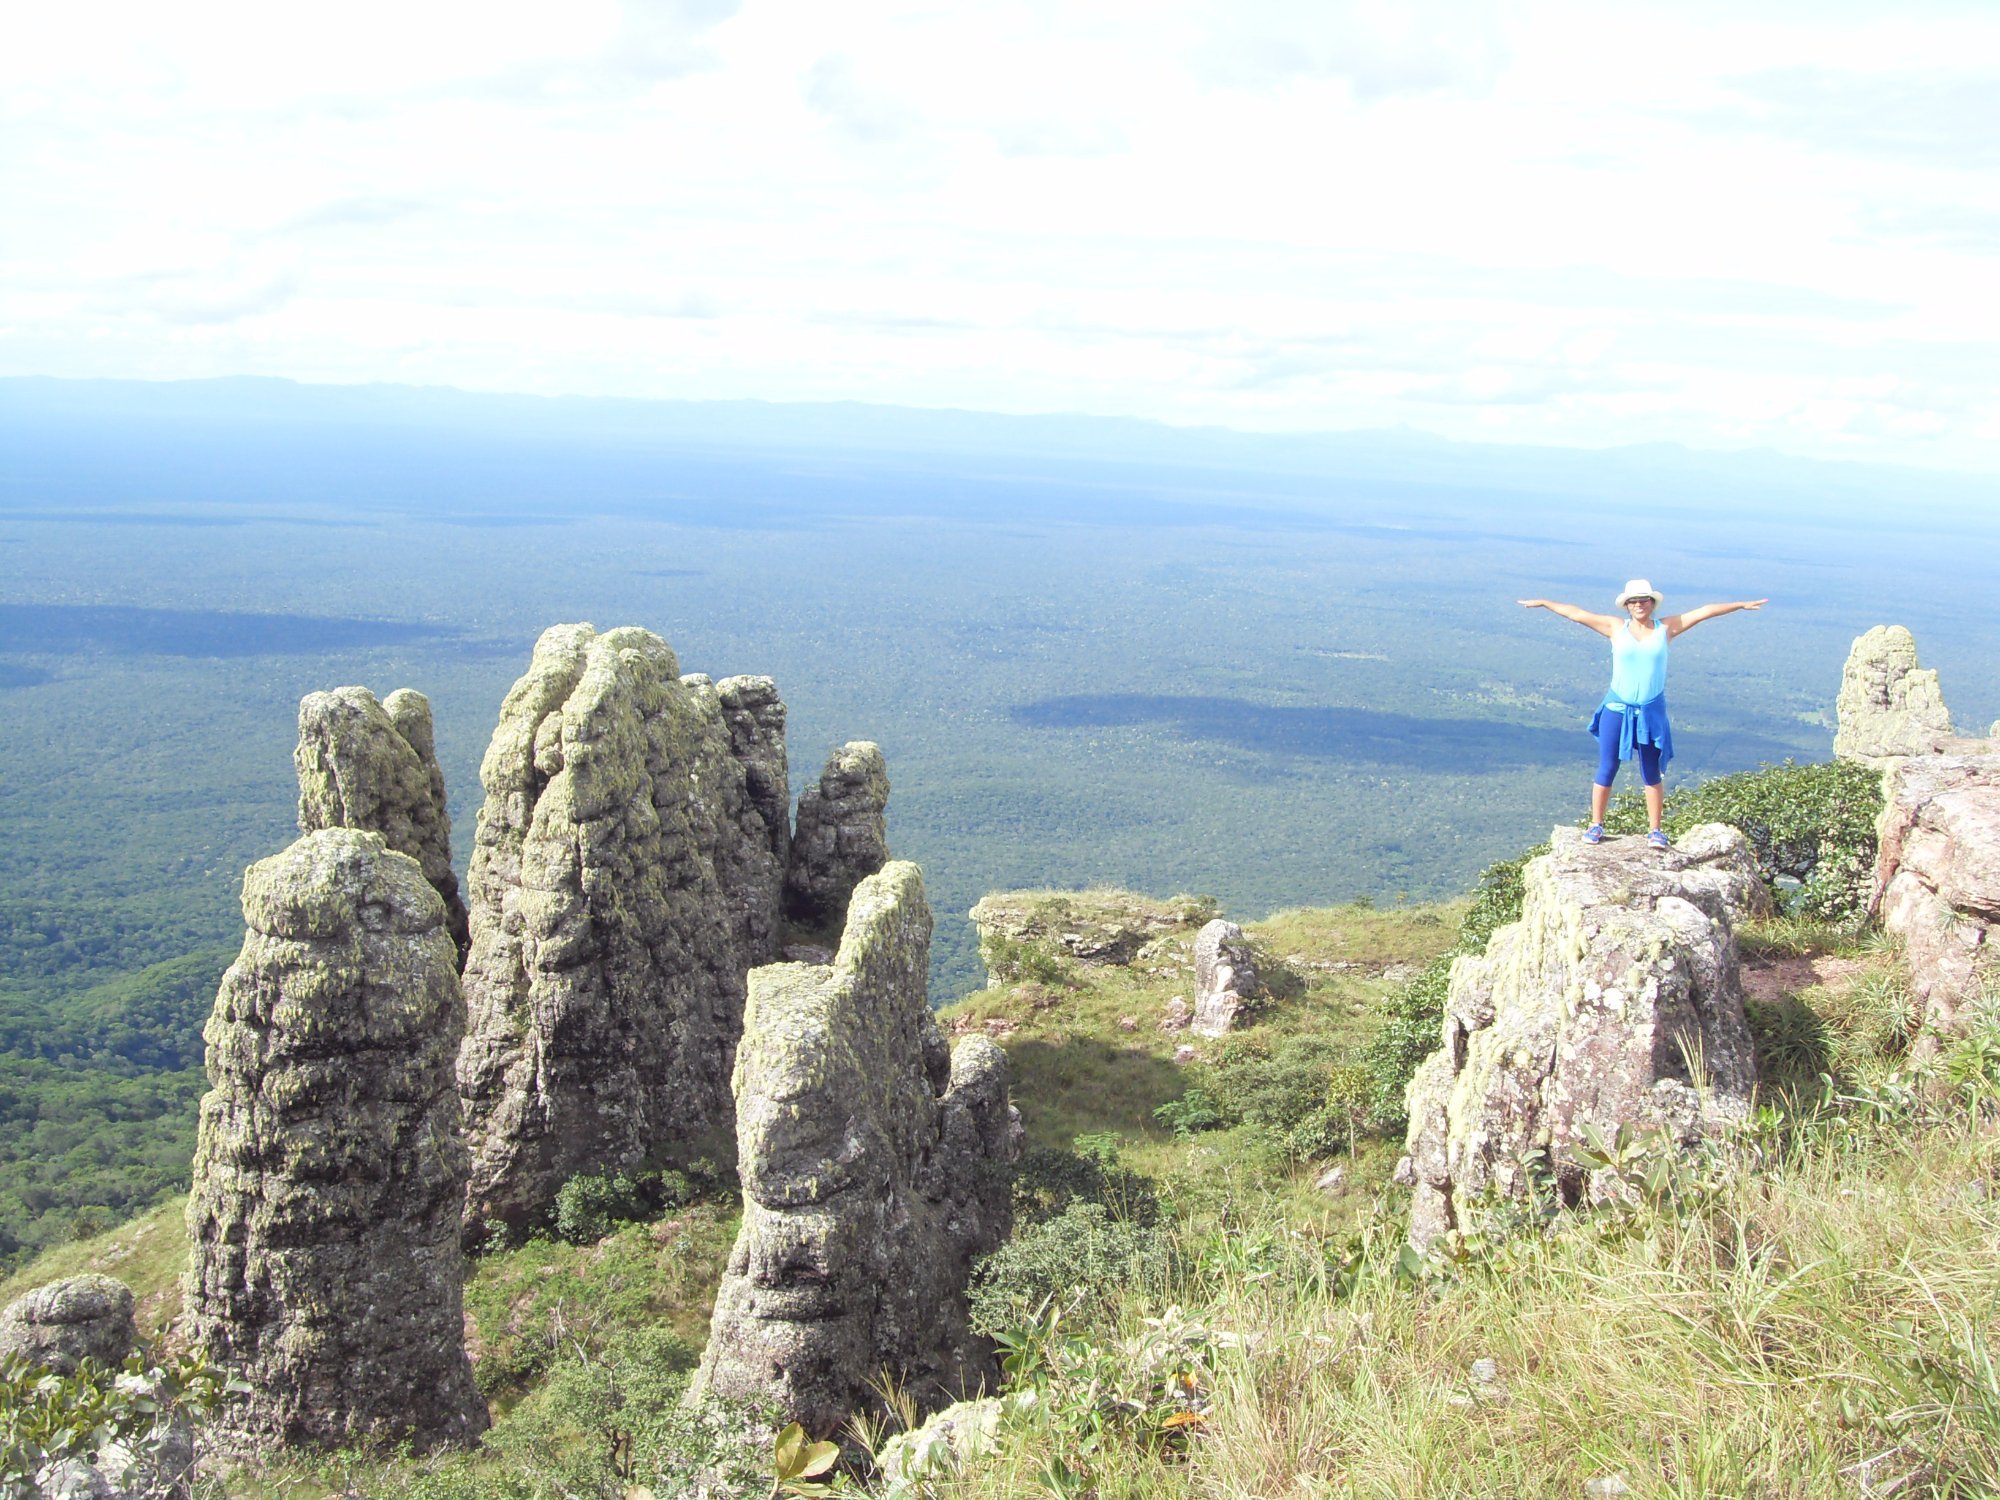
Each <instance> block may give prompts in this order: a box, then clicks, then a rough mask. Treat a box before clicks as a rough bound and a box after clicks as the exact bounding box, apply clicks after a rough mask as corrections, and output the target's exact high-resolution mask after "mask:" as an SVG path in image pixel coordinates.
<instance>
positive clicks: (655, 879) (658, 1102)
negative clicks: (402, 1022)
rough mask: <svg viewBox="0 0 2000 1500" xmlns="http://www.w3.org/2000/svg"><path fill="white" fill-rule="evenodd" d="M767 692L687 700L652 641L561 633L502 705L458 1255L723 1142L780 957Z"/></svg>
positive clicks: (624, 633) (488, 814) (706, 690)
mask: <svg viewBox="0 0 2000 1500" xmlns="http://www.w3.org/2000/svg"><path fill="white" fill-rule="evenodd" d="M767 682H768V679H754V680H746V679H725V685H722V686H718V685H716V684H713V683H711V682H710V681H709V679H708V678H706V677H702V676H691V677H687V678H682V677H681V675H680V669H679V665H678V662H677V660H676V658H675V656H674V653H673V650H672V648H671V647H669V646H668V645H667V643H666V642H665V641H663V640H661V639H660V638H659V637H658V636H657V635H654V634H653V633H652V632H651V631H648V630H641V629H637V628H635V627H629V626H628V627H623V628H620V629H617V630H609V631H604V632H602V633H600V632H599V631H597V630H595V629H594V628H593V627H591V626H589V625H584V624H578V625H557V626H553V627H551V628H550V629H549V630H547V631H545V632H544V633H543V634H542V637H541V639H540V640H539V641H537V642H536V645H535V652H534V658H533V660H532V662H531V663H530V665H529V668H528V671H527V672H526V674H525V675H523V676H522V677H521V678H520V679H519V680H518V681H517V682H516V683H515V684H514V686H513V688H512V690H511V691H510V692H509V693H508V694H507V698H506V701H505V702H504V703H503V704H502V705H501V710H500V721H499V724H498V726H497V727H496V728H495V730H494V732H493V739H492V742H491V744H490V745H489V746H488V748H487V751H486V757H485V760H484V761H483V763H482V764H481V766H480V781H481V783H482V785H483V786H484V788H485V792H486V800H485V804H484V806H483V807H482V808H481V810H480V814H479V827H478V833H477V836H476V839H475V842H474V846H473V853H472V864H471V871H470V877H469V880H468V884H469V887H470V890H471V897H472V902H471V905H472V946H471V952H470V954H469V955H468V957H467V960H466V966H465V993H466V1003H467V1007H468V1020H467V1029H466V1037H465V1044H464V1047H463V1048H462V1049H461V1051H460V1054H459V1061H458V1081H459V1092H460V1095H461V1097H462V1100H463V1103H464V1108H465V1123H466V1130H467V1133H468V1136H469V1139H470V1143H471V1149H472V1181H471V1189H470V1193H469V1195H468V1198H467V1202H466V1221H467V1228H468V1232H469V1233H473V1234H477V1233H478V1232H479V1230H480V1227H481V1226H482V1225H483V1223H484V1222H485V1221H486V1220H489V1219H493V1220H498V1221H501V1222H503V1223H505V1224H508V1225H510V1226H512V1227H514V1228H516V1229H519V1228H521V1227H524V1226H526V1225H528V1224H531V1223H533V1222H535V1221H536V1220H537V1219H539V1218H540V1217H541V1216H542V1215H544V1214H546V1213H547V1211H548V1210H549V1208H550V1206H551V1205H552V1204H553V1202H554V1200H555V1194H556V1192H557V1190H558V1189H559V1188H560V1187H561V1186H562V1184H563V1183H564V1182H566V1181H567V1180H568V1179H569V1178H570V1177H572V1176H574V1175H575V1174H577V1173H579V1172H605V1171H614V1170H619V1169H622V1168H625V1167H628V1166H630V1165H632V1164H634V1163H636V1162H638V1161H640V1160H642V1159H646V1158H655V1159H672V1158H673V1157H674V1155H675V1154H676V1152H679V1151H682V1150H692V1149H694V1148H695V1147H696V1146H697V1145H698V1144H699V1143H701V1142H702V1141H704V1140H705V1139H706V1138H707V1136H708V1135H709V1133H710V1132H712V1131H715V1130H717V1129H723V1130H726V1129H727V1128H728V1123H729V1119H730V1113H729V1069H730V1063H731V1059H732V1057H733V1055H734V1051H735V1046H736V1038H737V1035H738V1033H739V1032H740V1030H741V1027H742V1015H743V996H744V981H745V975H746V973H747V971H748V969H749V967H750V964H751V961H752V960H753V959H754V958H756V957H759V956H762V954H763V953H765V952H768V950H769V948H770V946H771V944H772V943H773V942H774V941H775V939H776V937H777V934H776V932H775V931H774V930H773V928H772V923H773V921H774V918H773V916H772V913H773V912H774V911H775V909H776V903H777V899H778V897H777V890H778V880H779V877H780V873H781V870H782V866H781V865H780V864H779V862H778V860H777V857H776V851H777V848H778V846H779V840H778V830H777V827H776V825H775V824H774V823H773V821H772V815H771V805H770V786H769V778H770V777H771V776H773V775H775V774H776V772H777V769H778V767H779V766H781V765H782V759H783V752H782V743H781V741H780V739H779V735H780V733H781V720H782V706H781V705H777V704H776V702H775V697H774V695H767V694H766V693H765V691H764V688H763V687H762V686H760V685H758V684H761V683H767ZM753 767H754V768H756V770H757V772H758V776H757V777H756V778H753V777H752V775H751V768H753ZM753 779H754V780H755V781H756V789H755V790H754V791H753ZM760 799H761V800H760Z"/></svg>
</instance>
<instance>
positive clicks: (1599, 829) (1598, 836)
mask: <svg viewBox="0 0 2000 1500" xmlns="http://www.w3.org/2000/svg"><path fill="white" fill-rule="evenodd" d="M1583 841H1584V842H1585V843H1586V844H1601V843H1603V842H1604V825H1603V824H1602V823H1592V824H1591V825H1590V826H1589V827H1588V828H1586V829H1584V830H1583Z"/></svg>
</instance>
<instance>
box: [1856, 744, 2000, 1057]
mask: <svg viewBox="0 0 2000 1500" xmlns="http://www.w3.org/2000/svg"><path fill="white" fill-rule="evenodd" d="M1882 790H1883V806H1882V813H1881V816H1880V817H1879V818H1878V819H1877V821H1876V825H1875V831H1876V856H1875V895H1874V901H1873V907H1874V911H1875V914H1876V915H1877V916H1878V917H1879V918H1880V919H1881V922H1882V926H1883V927H1884V928H1885V929H1886V930H1888V931H1889V932H1892V933H1895V934H1896V935H1897V936H1898V937H1900V938H1901V939H1902V940H1903V953H1904V958H1905V960H1906V961H1907V963H1908V965H1909V971H1910V987H1911V989H1912V991H1913V992H1914V994H1915V997H1916V999H1917V1002H1918V1004H1919V1005H1920V1006H1921V1007H1922V1024H1921V1027H1920V1038H1919V1039H1920V1042H1921V1043H1922V1045H1923V1046H1924V1048H1925V1049H1926V1050H1927V1049H1928V1048H1929V1047H1931V1046H1933V1045H1935V1043H1936V1041H1937V1040H1938V1039H1940V1038H1949V1037H1953V1036H1957V1035H1960V1034H1962V1033H1963V1032H1964V1030H1965V1028H1966V1023H1967V1022H1968V1020H1969V1019H1970V1007H1971V1006H1973V1005H1974V1004H1975V1003H1976V1002H1978V1001H1979V1000H1980V998H1981V996H1982V995H1983V994H1984V993H1985V992H1986V990H1987V989H1988V988H1990V987H1991V986H1992V985H1993V984H1994V983H1995V981H1996V979H2000V938H1996V933H1995V929H1996V927H2000V756H1985V755H1936V756H1923V757H1918V758H1913V759H1909V760H1900V761H1896V762H1893V763H1892V764H1891V765H1890V767H1889V769H1888V771H1887V773H1886V774H1885V775H1884V777H1883V787H1882Z"/></svg>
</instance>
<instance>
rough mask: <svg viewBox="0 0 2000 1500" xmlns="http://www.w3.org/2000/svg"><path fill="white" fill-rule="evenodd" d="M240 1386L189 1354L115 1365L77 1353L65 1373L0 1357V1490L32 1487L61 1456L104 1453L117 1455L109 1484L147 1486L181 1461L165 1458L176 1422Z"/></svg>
mask: <svg viewBox="0 0 2000 1500" xmlns="http://www.w3.org/2000/svg"><path fill="white" fill-rule="evenodd" d="M242 1389H243V1387H242V1386H241V1385H240V1384H238V1383H236V1382H233V1381H230V1380H228V1379H227V1378H226V1377H225V1376H224V1375H223V1373H222V1372H221V1371H220V1370H217V1369H215V1368H214V1367H213V1366H211V1365H210V1364H208V1362H207V1361H206V1360H204V1359H202V1358H201V1357H200V1356H199V1355H194V1354H183V1355H181V1356H179V1357H178V1358H175V1359H171V1360H169V1359H151V1358H148V1357H147V1356H146V1355H145V1354H134V1355H133V1356H132V1357H131V1358H130V1359H128V1360H126V1361H125V1364H124V1367H123V1368H122V1369H118V1370H110V1369H105V1368H103V1367H102V1366H100V1365H98V1364H97V1363H96V1362H95V1361H93V1360H84V1361H83V1362H82V1363H81V1364H80V1365H79V1366H78V1368H77V1369H76V1370H75V1372H74V1373H72V1374H68V1375H58V1374H55V1373H53V1372H51V1371H50V1370H49V1369H48V1368H47V1367H46V1366H42V1365H33V1364H30V1363H29V1362H28V1361H27V1360H26V1359H24V1358H23V1357H22V1356H20V1355H18V1354H11V1353H10V1354H6V1355H0V1494H4V1495H6V1496H9V1497H13V1496H24V1497H25V1496H34V1495H39V1494H41V1493H42V1490H41V1482H42V1481H43V1480H44V1479H46V1477H47V1475H48V1471H49V1470H50V1469H52V1468H54V1467H55V1466H56V1465H57V1464H60V1463H62V1462H63V1461H64V1460H66V1459H79V1460H82V1461H84V1462H86V1463H93V1464H105V1463H108V1462H110V1461H111V1459H112V1455H113V1454H114V1453H116V1454H118V1455H120V1456H121V1458H122V1461H121V1462H119V1463H117V1465H116V1467H117V1468H118V1472H116V1473H113V1474H110V1475H109V1477H110V1478H111V1479H112V1480H113V1482H114V1483H120V1484H130V1485H132V1486H134V1487H135V1488H145V1489H147V1490H148V1492H149V1493H150V1490H151V1488H152V1487H154V1486H155V1485H156V1484H158V1483H159V1482H160V1481H161V1479H162V1476H168V1477H171V1476H172V1475H173V1474H175V1473H177V1472H178V1471H179V1469H180V1467H181V1464H182V1463H184V1462H185V1461H186V1458H185V1456H183V1457H182V1458H180V1459H179V1460H178V1461H177V1460H176V1458H175V1450H176V1449H177V1448H178V1447H179V1444H180V1442H181V1441H182V1437H181V1436H180V1435H179V1434H177V1428H180V1426H181V1424H183V1423H192V1422H194V1421H195V1420H197V1419H198V1418H200V1417H203V1416H205V1415H207V1414H208V1413H209V1412H210V1411H212V1410H214V1409H215V1407H216V1406H218V1405H219V1404H220V1403H221V1402H222V1401H223V1400H224V1398H225V1397H227V1396H229V1395H231V1394H233V1393H235V1392H238V1391H241V1390H242Z"/></svg>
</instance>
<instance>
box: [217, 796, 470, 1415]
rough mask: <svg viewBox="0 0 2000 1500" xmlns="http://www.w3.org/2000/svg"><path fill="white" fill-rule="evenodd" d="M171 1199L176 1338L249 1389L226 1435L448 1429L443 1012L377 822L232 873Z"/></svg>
mask: <svg viewBox="0 0 2000 1500" xmlns="http://www.w3.org/2000/svg"><path fill="white" fill-rule="evenodd" d="M243 916H244V920H245V922H246V923H247V924H248V929H249V930H248V931H247V932H246V934H245V935H244V939H243V950H242V952H241V953H240V954H239V955H238V957H237V959H236V962H235V963H234V964H232V965H230V967H229V970H228V972H227V973H225V974H224V975H223V977H222V986H221V989H220V991H219V992H218V993H217V995H216V1000H215V1011H214V1013H213V1014H212V1015H211V1016H210V1018H209V1021H208V1025H207V1027H206V1029H205V1030H204V1032H203V1036H204V1037H205V1038H206V1040H207V1042H208V1077H209V1083H210V1085H211V1087H210V1092H209V1093H208V1095H207V1096H206V1097H205V1098H204V1099H203V1100H202V1102H201V1118H200V1125H199V1134H198V1136H197V1140H196V1145H195V1156H194V1185H193V1190H192V1192H191V1193H190V1195H189V1198H188V1206H187V1225H188V1239H189V1246H190V1249H189V1267H188V1273H187V1278H186V1281H185V1283H184V1287H183V1293H182V1305H183V1315H182V1327H183V1330H184V1332H185V1334H186V1337H187V1340H188V1342H189V1343H190V1344H191V1345H192V1346H193V1347H194V1348H196V1349H198V1350H200V1351H201V1352H202V1353H203V1354H205V1355H206V1356H207V1357H208V1358H209V1359H210V1360H211V1361H213V1362H214V1363H216V1364H219V1365H224V1366H227V1367H228V1368H230V1369H232V1370H234V1371H235V1372H236V1373H238V1374H240V1375H241V1376H242V1377H243V1379H244V1380H245V1381H247V1382H248V1383H249V1385H250V1387H251V1393H250V1394H249V1395H248V1396H247V1397H245V1398H243V1399H242V1400H240V1401H234V1402H231V1403H229V1404H228V1405H227V1406H225V1407H224V1408H223V1409H222V1410H221V1411H219V1412H218V1413H217V1415H216V1417H215V1418H214V1421H215V1423H216V1424H217V1426H218V1428H219V1430H221V1431H222V1432H224V1433H225V1434H226V1435H227V1439H228V1441H229V1443H230V1444H231V1445H233V1446H240V1447H244V1448H253V1447H260V1446H264V1445H268V1444H269V1443H272V1442H276V1443H280V1444H306V1445H315V1446H330V1447H331V1446H344V1445H347V1444H350V1443H354V1442H372V1441H382V1442H401V1441H408V1442H410V1443H412V1444H413V1445H415V1446H417V1447H419V1448H424V1447H431V1446H435V1445H437V1444H440V1443H461V1442H467V1441H470V1440H471V1439H472V1438H474V1437H475V1436H477V1435H478V1433H479V1432H481V1431H482V1430H483V1429H484V1428H485V1426H486V1406H485V1403H484V1402H483V1401H482V1400H481V1399H480V1397H479V1393H478V1392H477V1391H476V1390H475V1389H474V1388H473V1384H472V1369H471V1366H470V1364H469V1363H468V1362H467V1359H466V1354H465V1348H464V1343H463V1339H464V1320H463V1313H462V1308H461V1299H460V1285H461V1281H462V1278H463V1274H464V1262H463V1259H462V1257H461V1254H460V1251H459V1211H460V1208H461V1205H462V1204H463V1202H464V1198H465V1178H466V1156H465V1149H464V1147H463V1145H462V1144H461V1141H460V1136H459V1129H458V1100H457V1095H456V1091H455V1089H454V1087H453V1079H452V1062H453V1058H454V1055H455V1053H456V1051H457V1047H458V1040H459V1035H460V1032H461V1030H462V1029H463V1026H464V1014H465V1012H464V1002H463V1000H462V998H461V995H460V992H459V982H458V965H457V953H456V951H455V949H454V948H453V945H452V941H451V935H450V933H449V931H448V930H447V928H446V925H445V908H444V901H443V899H442V898H441V897H440V896H439V895H438V893H437V891H436V890H435V888H433V887H432V885H431V884H430V882H429V881H428V880H426V879H425V877H424V872H423V869H422V867H421V866H420V865H418V863H417V862H416V860H414V859H412V858H410V857H409V856H408V855H406V854H401V853H398V852H397V851H395V850H393V849H391V848H390V847H389V846H388V844H387V842H386V841H385V840H384V839H383V837H382V836H381V835H380V834H377V833H368V832H362V831H360V830H356V829H347V828H329V829H322V830H320V831H319V832H316V833H309V834H307V835H305V836H304V837H303V838H301V839H300V840H299V841H298V842H297V843H295V844H293V845H292V846H291V847H290V848H289V849H287V850H285V851H284V852H283V853H282V854H279V855H276V856H274V857H273V858H271V859H267V860H262V861H260V862H259V863H257V864H254V865H252V866H251V867H250V868H249V870H248V871H247V872H246V873H245V874H244V877H243Z"/></svg>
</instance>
